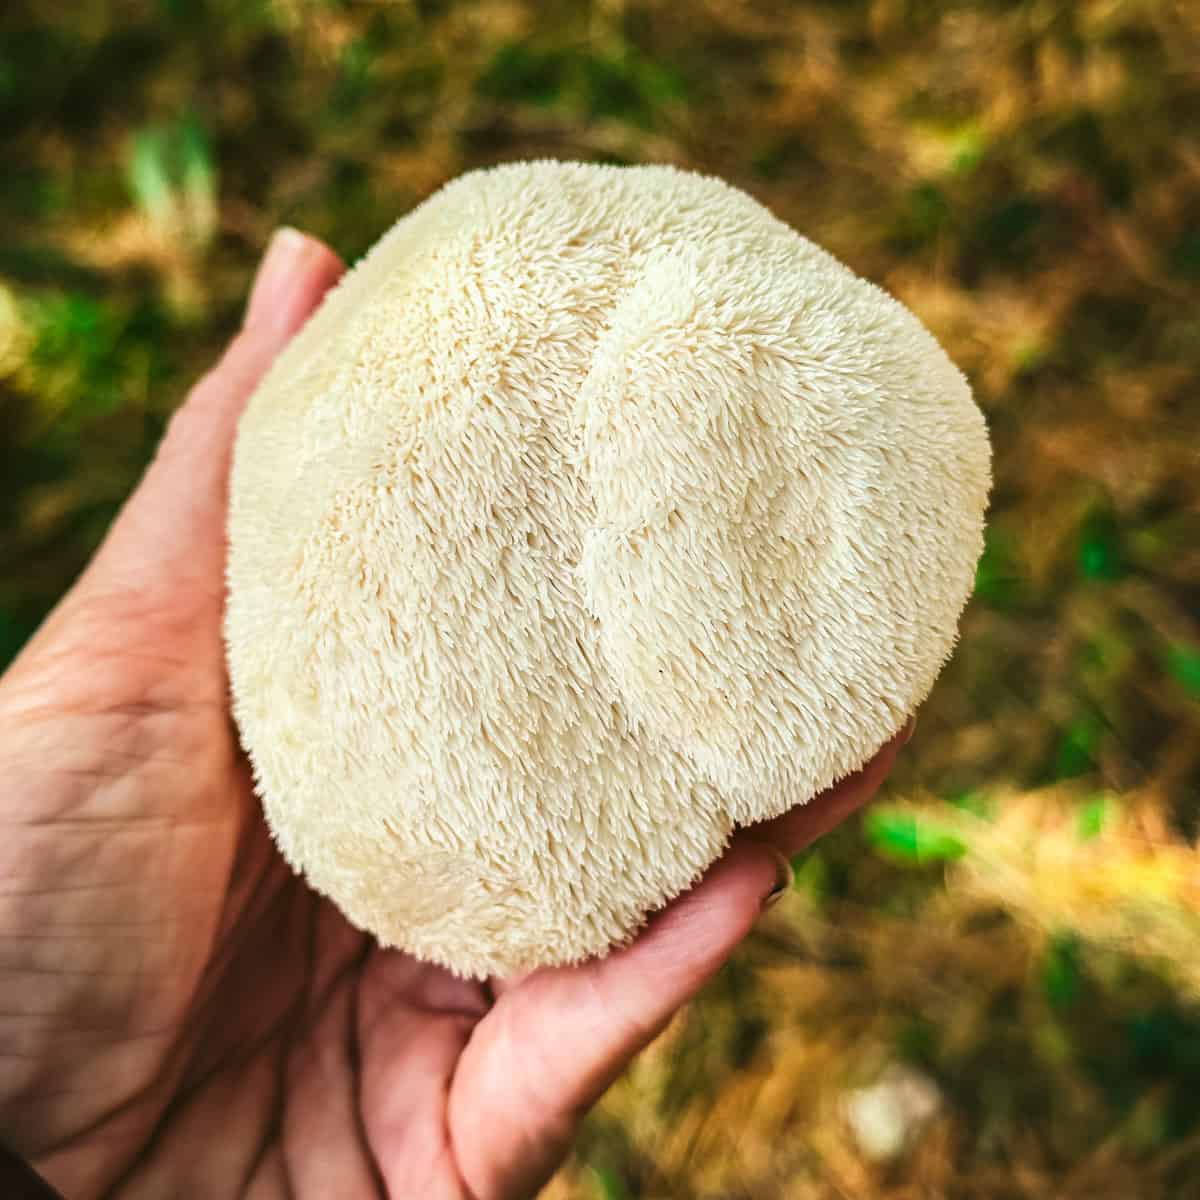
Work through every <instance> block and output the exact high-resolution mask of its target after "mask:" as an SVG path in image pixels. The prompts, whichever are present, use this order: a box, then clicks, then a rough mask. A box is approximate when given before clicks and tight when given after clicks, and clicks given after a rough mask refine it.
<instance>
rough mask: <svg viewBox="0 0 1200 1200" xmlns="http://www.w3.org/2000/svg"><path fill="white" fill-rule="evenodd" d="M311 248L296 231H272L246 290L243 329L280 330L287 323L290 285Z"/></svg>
mask: <svg viewBox="0 0 1200 1200" xmlns="http://www.w3.org/2000/svg"><path fill="white" fill-rule="evenodd" d="M312 246H313V243H312V242H311V241H310V240H309V239H308V238H307V237H305V236H304V234H302V233H301V232H300V231H299V230H298V229H292V228H291V227H290V226H287V225H285V226H284V227H283V228H282V229H277V230H276V231H275V233H274V235H273V236H272V238H271V243H270V245H269V246H267V252H266V253H265V254H264V255H263V258H262V262H261V263H260V264H259V267H258V271H257V272H256V274H255V276H254V286H253V287H252V288H251V289H250V300H249V303H248V304H247V305H246V325H247V326H251V325H258V326H267V325H270V326H281V325H285V324H287V323H288V322H289V321H290V319H291V309H292V297H293V296H294V295H295V294H296V292H295V290H294V287H293V285H294V283H295V279H296V276H297V275H298V274H299V272H300V265H301V263H303V261H304V260H305V258H307V257H308V255H309V253H310V252H311V250H312Z"/></svg>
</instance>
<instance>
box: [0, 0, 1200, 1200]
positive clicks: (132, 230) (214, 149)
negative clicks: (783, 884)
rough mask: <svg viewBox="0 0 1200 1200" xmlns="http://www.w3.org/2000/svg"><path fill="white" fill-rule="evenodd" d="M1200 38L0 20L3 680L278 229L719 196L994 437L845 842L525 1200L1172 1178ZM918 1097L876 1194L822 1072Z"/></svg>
mask: <svg viewBox="0 0 1200 1200" xmlns="http://www.w3.org/2000/svg"><path fill="white" fill-rule="evenodd" d="M1198 64H1200V9H1198V8H1197V7H1196V6H1195V5H1194V4H1190V3H1186V2H1185V0H1178V2H1176V3H1170V2H1167V0H1136V2H1135V0H1078V2H1075V3H1069V2H1067V0H1057V2H1056V0H1032V2H1028V3H1000V2H999V0H995V2H993V3H976V4H970V3H965V2H946V0H847V2H844V3H832V2H826V3H814V4H804V5H800V4H788V3H777V2H775V0H594V2H593V3H566V2H565V0H551V2H550V3H544V2H543V3H534V0H480V2H478V3H466V2H460V3H453V2H450V0H395V2H391V3H388V2H382V0H376V2H368V0H346V2H338V0H275V2H274V3H271V2H268V0H157V2H152V0H122V2H120V3H118V2H117V0H107V2H101V0H77V2H76V3H73V4H70V5H64V4H61V3H55V2H53V0H7V2H6V3H5V4H4V6H3V8H2V9H0V149H2V151H3V161H4V164H5V166H4V171H3V178H2V182H0V221H2V223H3V225H2V227H3V230H4V236H3V244H2V245H0V657H2V658H4V659H7V658H8V657H9V656H11V654H13V653H14V652H15V651H16V649H17V648H18V647H19V645H20V644H21V642H22V640H23V639H24V638H25V637H26V636H27V635H28V633H29V632H30V631H31V630H32V629H33V628H34V627H35V626H36V624H37V622H38V621H39V620H40V619H41V617H42V616H43V615H44V613H45V612H46V610H47V609H48V607H49V606H50V605H51V604H53V602H54V600H55V598H56V597H57V596H58V595H60V594H61V592H62V591H63V589H64V588H65V587H66V586H67V585H68V584H69V582H70V581H71V579H72V578H73V577H74V575H75V574H76V572H77V571H78V570H79V567H80V565H81V564H82V563H83V562H84V561H85V559H86V557H87V555H88V553H89V551H90V550H91V549H92V548H93V547H94V546H95V544H96V542H97V540H98V539H99V538H100V537H101V535H102V534H103V531H104V529H105V528H106V526H107V524H108V522H109V521H110V520H111V518H112V516H113V513H114V512H115V511H116V509H117V507H118V506H119V504H120V502H121V500H122V498H123V497H124V496H125V495H126V494H127V492H128V490H129V489H130V487H131V486H132V484H133V483H134V481H135V479H136V478H137V476H138V473H139V471H140V470H141V468H142V467H143V465H144V464H145V462H146V459H147V456H148V455H149V454H150V452H151V451H152V448H153V445H154V442H155V440H156V438H157V436H158V434H159V433H160V432H161V430H162V427H163V424H164V421H165V418H166V417H167V415H168V414H169V413H170V411H171V409H172V408H173V407H174V405H175V404H177V403H178V401H179V399H180V396H181V395H182V393H183V391H184V389H185V388H186V386H187V385H188V383H189V382H190V381H191V380H193V379H194V378H195V377H196V375H197V374H198V373H199V371H200V370H201V369H202V368H203V367H204V366H205V365H206V364H207V363H208V362H209V361H211V359H212V358H213V357H214V356H215V355H216V353H217V351H218V349H219V347H220V346H221V345H222V343H223V341H224V340H225V339H226V338H227V337H228V335H229V334H230V333H231V332H232V331H233V329H234V328H235V327H236V325H237V323H238V320H239V315H240V306H241V303H242V299H243V296H244V293H245V289H246V286H247V282H248V280H249V277H250V273H251V271H252V269H253V266H254V263H255V260H256V256H257V254H258V253H259V251H260V249H261V247H262V245H263V243H264V242H265V241H266V239H267V237H268V235H269V233H270V231H271V229H272V228H273V227H274V226H276V225H277V224H280V223H284V222H287V223H292V224H295V225H298V226H300V227H302V228H305V229H309V230H312V231H313V232H315V233H318V234H320V235H321V236H323V237H325V238H327V239H328V240H329V241H330V242H332V243H333V245H334V246H336V247H337V248H338V249H339V250H340V251H341V252H342V253H343V254H345V255H346V256H347V257H350V258H353V257H354V256H356V255H357V254H359V253H360V252H361V251H362V250H364V249H365V248H366V247H367V246H368V245H369V244H370V243H371V241H372V240H374V238H375V237H376V236H377V235H378V234H379V233H380V232H381V231H382V230H383V229H384V228H386V227H387V226H388V225H389V224H390V223H391V222H392V221H393V220H394V219H395V218H396V216H398V215H399V214H400V213H402V212H403V211H405V210H406V209H407V208H409V207H410V206H411V205H412V204H414V203H415V202H416V201H418V200H420V199H421V198H422V197H424V196H425V195H427V194H428V193H429V192H430V191H432V190H433V189H434V188H436V187H437V186H438V185H439V184H440V183H441V182H443V181H444V180H445V179H447V178H448V177H450V176H452V175H454V174H456V173H458V172H460V171H462V170H463V169H465V168H468V167H471V166H475V165H480V164H485V163H491V162H497V161H501V160H505V159H510V158H514V157H530V156H535V155H547V156H554V157H573V158H583V159H589V160H596V161H606V162H642V161H667V162H674V163H678V164H680V165H685V166H689V167H693V168H698V169H701V170H706V171H710V172H713V173H716V174H720V175H722V176H724V177H725V178H727V179H729V180H731V181H732V182H733V183H735V184H738V185H740V186H742V187H745V188H746V189H748V190H749V191H751V192H752V193H754V194H755V195H757V196H758V197H760V198H761V199H762V200H763V201H765V202H766V203H767V204H768V205H769V206H770V207H771V208H773V209H774V210H775V211H776V212H777V213H778V214H779V215H780V216H781V217H783V218H785V219H786V220H788V221H790V222H791V223H793V224H794V225H795V226H796V227H797V228H799V229H800V230H802V231H803V232H805V233H807V234H809V235H810V236H812V237H813V238H815V239H816V240H818V241H820V242H822V243H823V244H825V245H827V246H828V247H829V248H830V249H831V250H833V251H834V252H835V253H836V254H838V255H839V256H840V257H841V258H843V259H844V260H845V261H846V262H848V263H849V264H850V265H851V266H853V267H854V268H855V269H856V270H858V271H859V272H860V273H862V274H864V275H866V276H868V277H870V278H872V279H874V280H876V281H878V282H879V283H881V284H883V285H884V286H885V287H887V288H889V289H890V290H891V291H893V292H894V293H895V294H896V295H898V296H899V297H900V298H901V299H903V300H904V301H905V302H906V303H908V304H909V305H910V306H911V307H912V308H914V309H915V310H916V312H917V313H918V314H919V315H920V316H921V317H922V318H923V319H924V321H925V322H926V323H927V324H928V325H929V326H930V327H931V328H932V329H933V330H934V331H935V332H936V334H937V335H938V336H939V337H940V338H941V339H942V341H943V342H944V344H945V345H946V347H947V348H948V350H949V351H950V353H951V354H952V356H953V357H954V358H955V359H956V360H957V361H958V362H959V363H960V364H961V365H962V366H963V368H964V369H965V370H966V371H967V372H968V374H969V375H970V377H971V380H972V382H973V384H974V386H975V388H976V391H977V395H978V398H979V401H980V403H981V405H982V406H983V408H984V410H985V412H986V413H987V416H988V419H989V423H990V426H991V430H992V436H993V439H994V444H995V449H996V487H995V493H994V502H993V507H992V513H991V518H990V532H989V538H988V546H987V552H986V554H985V556H984V559H983V562H982V563H981V564H980V568H979V575H978V586H977V589H976V595H975V598H974V600H973V602H972V605H971V607H970V609H969V611H968V613H967V616H966V619H965V622H964V625H963V632H962V642H961V645H960V648H959V651H958V654H957V657H956V658H955V660H954V662H953V664H952V665H951V667H950V669H949V670H948V671H947V673H946V675H945V676H944V677H943V679H942V681H941V682H940V684H939V686H938V689H937V691H936V693H935V695H934V696H933V698H932V699H931V700H930V702H929V704H928V705H927V706H926V709H925V711H924V712H923V713H922V716H921V723H920V728H919V731H918V733H917V736H916V739H915V741H914V742H913V743H912V745H911V746H910V747H909V749H908V750H907V751H906V753H905V755H904V760H903V765H902V767H901V768H900V769H899V770H898V771H897V773H896V776H895V778H894V780H893V782H892V783H891V784H890V785H889V788H888V793H887V796H886V797H885V798H884V800H883V802H882V805H881V807H880V808H879V809H877V810H876V812H875V813H874V815H872V816H871V817H869V818H868V819H866V820H863V821H860V822H856V823H853V824H852V825H851V826H849V827H847V828H846V829H844V830H842V831H841V832H839V833H838V834H837V835H835V836H833V837H831V838H829V839H827V840H826V841H825V842H824V843H822V845H821V846H820V847H819V848H817V849H816V850H814V851H812V852H811V853H810V854H808V855H807V856H806V857H805V858H804V859H803V861H802V862H801V864H800V868H801V869H800V873H799V882H798V886H797V891H796V894H795V895H794V896H792V897H791V898H790V899H789V900H788V901H787V902H786V903H785V904H784V905H783V906H781V907H780V908H778V909H776V910H775V912H774V913H773V915H772V916H771V917H770V918H768V919H767V920H765V921H764V923H763V925H762V928H761V930H760V932H759V933H758V934H757V935H756V936H755V937H754V938H753V939H752V940H751V942H750V944H749V945H748V946H747V947H746V949H745V951H744V953H742V954H741V955H740V956H739V958H738V959H737V960H736V961H735V962H734V963H733V964H731V965H730V967H729V968H728V969H727V970H726V971H725V972H724V973H723V974H722V976H721V977H720V978H719V979H718V980H717V981H716V982H715V983H714V985H713V986H712V987H710V988H709V989H708V991H707V993H706V994H705V996H704V998H703V999H702V1000H701V1001H700V1002H699V1003H697V1004H696V1005H694V1006H693V1007H692V1008H691V1009H690V1010H689V1011H688V1012H687V1013H686V1014H684V1015H682V1016H681V1017H680V1018H679V1020H678V1021H677V1022H676V1023H675V1025H674V1026H673V1027H672V1028H671V1030H670V1031H669V1032H668V1034H667V1035H666V1036H665V1037H664V1038H663V1039H662V1040H661V1041H660V1043H659V1044H658V1045H657V1046H656V1047H655V1049H654V1050H652V1051H651V1052H650V1053H649V1054H648V1055H646V1056H645V1057H644V1058H643V1059H642V1060H641V1061H640V1062H639V1063H638V1064H637V1065H636V1066H635V1068H634V1069H633V1070H632V1071H631V1072H629V1073H628V1075H627V1076H626V1077H625V1078H624V1079H623V1080H622V1081H621V1082H620V1083H619V1084H618V1086H617V1087H616V1088H615V1089H614V1090H613V1092H612V1093H611V1095H610V1096H609V1097H608V1099H607V1100H606V1101H605V1103H604V1104H603V1105H602V1106H601V1108H600V1109H599V1110H598V1112H597V1113H596V1114H595V1115H594V1116H593V1118H592V1119H591V1120H590V1121H589V1123H588V1125H587V1128H586V1130H585V1134H584V1136H583V1138H582V1139H581V1142H580V1145H579V1149H578V1153H577V1155H576V1156H575V1158H574V1159H573V1160H572V1162H571V1163H570V1164H568V1167H567V1168H566V1170H565V1171H564V1173H563V1174H562V1176H561V1177H560V1179H559V1180H558V1181H557V1182H556V1183H555V1185H554V1186H553V1189H552V1194H553V1195H555V1196H558V1197H560V1198H562V1197H581V1198H595V1200H600V1198H604V1200H622V1198H625V1197H630V1198H632V1197H656V1198H657V1197H672V1198H686V1197H709V1198H715V1197H726V1198H730V1200H732V1198H734V1197H739V1198H740V1197H745V1198H747V1200H749V1198H751V1197H753V1198H754V1200H772V1198H775V1197H778V1198H780V1200H783V1198H785V1197H804V1198H806V1200H807V1198H810V1197H811V1198H814V1200H815V1198H824V1197H829V1198H831V1200H832V1198H834V1197H844V1196H853V1197H861V1198H867V1200H870V1198H873V1197H880V1198H882V1197H888V1198H891V1200H900V1198H901V1197H903V1198H914V1200H915V1198H916V1197H935V1196H936V1197H960V1196H961V1197H979V1198H983V1200H988V1198H992V1197H995V1198H1000V1197H1010V1196H1011V1197H1056V1198H1057V1197H1062V1198H1074V1197H1079V1198H1080V1200H1082V1198H1084V1197H1087V1198H1089V1200H1091V1198H1103V1197H1112V1198H1113V1200H1117V1198H1120V1200H1126V1198H1137V1200H1154V1198H1155V1197H1160V1196H1162V1197H1166V1196H1180V1197H1187V1196H1200V859H1198V858H1197V857H1196V855H1195V853H1194V845H1195V839H1196V835H1197V831H1198V826H1200V396H1198V394H1197V386H1198V384H1197V381H1198V379H1200V148H1198V143H1197V140H1196V131H1197V130H1200V69H1198ZM897 1061H899V1062H906V1063H910V1064H914V1065H915V1066H917V1067H919V1068H920V1069H921V1070H922V1071H923V1072H925V1073H926V1074H927V1075H928V1076H930V1077H931V1078H933V1079H935V1080H936V1081H937V1082H938V1084H939V1086H940V1087H941V1089H942V1092H943V1094H944V1097H945V1106H944V1108H943V1110H942V1111H941V1113H940V1115H939V1116H938V1117H937V1118H936V1119H935V1120H934V1122H933V1123H932V1124H931V1125H930V1126H929V1127H927V1128H926V1129H925V1131H924V1132H923V1134H922V1135H921V1137H920V1138H919V1139H918V1140H917V1142H916V1144H915V1145H914V1146H913V1147H912V1148H911V1150H910V1151H909V1153H907V1154H906V1155H904V1156H902V1157H901V1158H900V1159H898V1160H896V1161H893V1162H891V1163H890V1164H888V1165H886V1166H881V1165H878V1164H875V1165H872V1164H871V1163H870V1162H868V1161H867V1160H866V1159H865V1158H864V1157H863V1156H862V1155H861V1154H860V1153H859V1152H858V1151H857V1149H856V1148H855V1144H854V1142H853V1140H852V1139H851V1138H850V1137H849V1135H848V1133H847V1129H846V1126H845V1123H844V1117H843V1110H842V1098H843V1096H844V1095H845V1092H846V1090H847V1089H848V1088H850V1087H853V1086H855V1085H856V1084H858V1083H861V1082H863V1081H867V1080H870V1079H871V1078H872V1077H873V1076H874V1075H875V1074H877V1073H878V1072H879V1070H881V1069H882V1067H883V1066H884V1065H885V1064H887V1063H889V1062H897Z"/></svg>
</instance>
